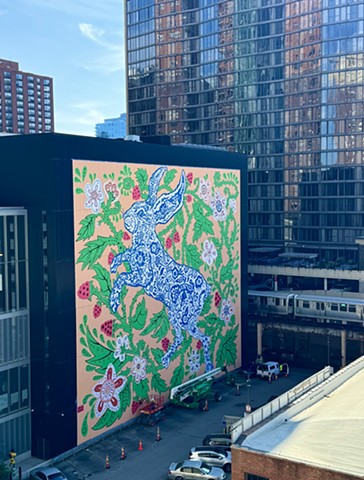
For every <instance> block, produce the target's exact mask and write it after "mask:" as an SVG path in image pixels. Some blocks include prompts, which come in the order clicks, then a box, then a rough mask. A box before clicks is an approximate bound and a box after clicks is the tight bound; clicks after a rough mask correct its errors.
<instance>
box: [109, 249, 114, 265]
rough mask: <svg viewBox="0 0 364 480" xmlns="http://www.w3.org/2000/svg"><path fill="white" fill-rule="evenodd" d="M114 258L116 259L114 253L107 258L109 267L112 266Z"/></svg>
mask: <svg viewBox="0 0 364 480" xmlns="http://www.w3.org/2000/svg"><path fill="white" fill-rule="evenodd" d="M114 257H115V255H114V254H113V253H112V252H110V253H109V255H108V257H107V263H108V264H109V265H111V264H112V261H113V260H114Z"/></svg>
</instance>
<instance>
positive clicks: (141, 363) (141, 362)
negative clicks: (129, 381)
mask: <svg viewBox="0 0 364 480" xmlns="http://www.w3.org/2000/svg"><path fill="white" fill-rule="evenodd" d="M133 361H134V365H133V366H132V367H131V374H132V375H133V377H134V378H135V381H136V383H139V382H140V381H141V380H143V379H144V378H145V377H146V366H147V361H146V360H145V358H141V357H138V356H137V355H135V357H134V359H133Z"/></svg>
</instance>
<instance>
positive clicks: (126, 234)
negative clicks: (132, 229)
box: [123, 232, 130, 241]
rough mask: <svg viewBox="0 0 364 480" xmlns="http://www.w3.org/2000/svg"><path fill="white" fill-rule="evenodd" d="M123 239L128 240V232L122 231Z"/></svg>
mask: <svg viewBox="0 0 364 480" xmlns="http://www.w3.org/2000/svg"><path fill="white" fill-rule="evenodd" d="M123 240H125V241H127V240H130V235H129V234H128V232H124V233H123Z"/></svg>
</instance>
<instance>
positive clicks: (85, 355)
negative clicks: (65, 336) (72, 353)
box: [82, 348, 92, 357]
mask: <svg viewBox="0 0 364 480" xmlns="http://www.w3.org/2000/svg"><path fill="white" fill-rule="evenodd" d="M82 355H83V356H84V357H92V355H91V353H90V352H89V351H88V350H87V349H86V348H83V349H82Z"/></svg>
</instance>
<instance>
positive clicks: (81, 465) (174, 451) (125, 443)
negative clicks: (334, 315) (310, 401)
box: [55, 368, 313, 480]
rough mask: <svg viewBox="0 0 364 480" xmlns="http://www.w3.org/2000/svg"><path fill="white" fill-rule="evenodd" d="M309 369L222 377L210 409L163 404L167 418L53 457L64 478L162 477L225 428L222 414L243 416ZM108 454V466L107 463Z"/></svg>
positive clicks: (163, 479)
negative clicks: (230, 379)
mask: <svg viewBox="0 0 364 480" xmlns="http://www.w3.org/2000/svg"><path fill="white" fill-rule="evenodd" d="M312 373H313V372H312V371H308V370H303V369H295V368H291V371H290V374H289V376H288V377H281V378H279V379H278V380H275V381H273V382H271V383H269V382H268V381H267V380H259V379H252V380H251V381H250V387H247V386H246V385H245V384H244V383H243V382H242V383H243V384H242V385H241V386H240V387H239V388H237V387H236V385H231V384H230V385H227V384H226V383H225V381H224V380H221V381H218V382H216V383H215V384H214V391H219V392H220V393H221V394H222V400H221V402H215V401H214V400H210V401H209V403H208V411H206V412H200V411H199V410H197V409H196V410H195V409H194V410H191V409H186V408H183V407H176V406H169V405H167V406H166V407H165V409H164V414H165V415H164V417H165V418H164V419H163V420H162V421H160V422H158V423H157V424H156V425H155V426H144V425H141V424H140V423H133V424H131V425H129V426H127V427H124V428H120V430H118V431H117V432H116V433H114V434H112V435H110V436H108V437H107V438H105V439H103V440H101V441H99V442H97V443H95V444H93V445H91V446H89V447H87V448H85V449H83V450H81V451H79V452H77V453H74V454H72V455H70V456H68V457H66V458H64V459H63V460H61V461H58V462H56V463H55V466H56V467H58V468H59V469H60V470H62V471H63V472H64V474H65V475H66V477H67V478H68V480H84V479H86V478H88V477H90V480H92V479H97V480H104V479H105V480H106V479H107V480H126V479H127V480H145V479H146V480H166V479H167V475H168V467H169V465H170V464H171V463H172V462H175V461H182V460H185V459H187V458H188V453H189V450H190V448H191V447H194V446H199V445H202V440H203V438H204V437H205V435H207V434H209V433H218V432H223V429H224V423H223V421H224V416H225V415H228V416H238V417H242V416H243V415H244V412H245V406H246V404H247V403H248V402H249V403H250V405H251V406H252V408H253V409H255V408H257V407H259V406H261V405H263V404H265V403H267V401H268V400H269V398H270V397H271V396H273V395H280V394H282V393H284V392H286V391H287V390H289V389H291V388H292V387H294V386H295V385H297V384H298V383H300V382H301V381H302V380H304V379H305V378H307V377H309V376H310V375H311V374H312ZM239 381H240V379H239ZM158 428H159V430H158ZM122 449H123V450H122ZM106 457H108V466H109V468H106V463H107V459H106ZM123 457H124V459H122V458H123ZM91 477H92V478H91ZM227 479H230V474H228V475H227Z"/></svg>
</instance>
